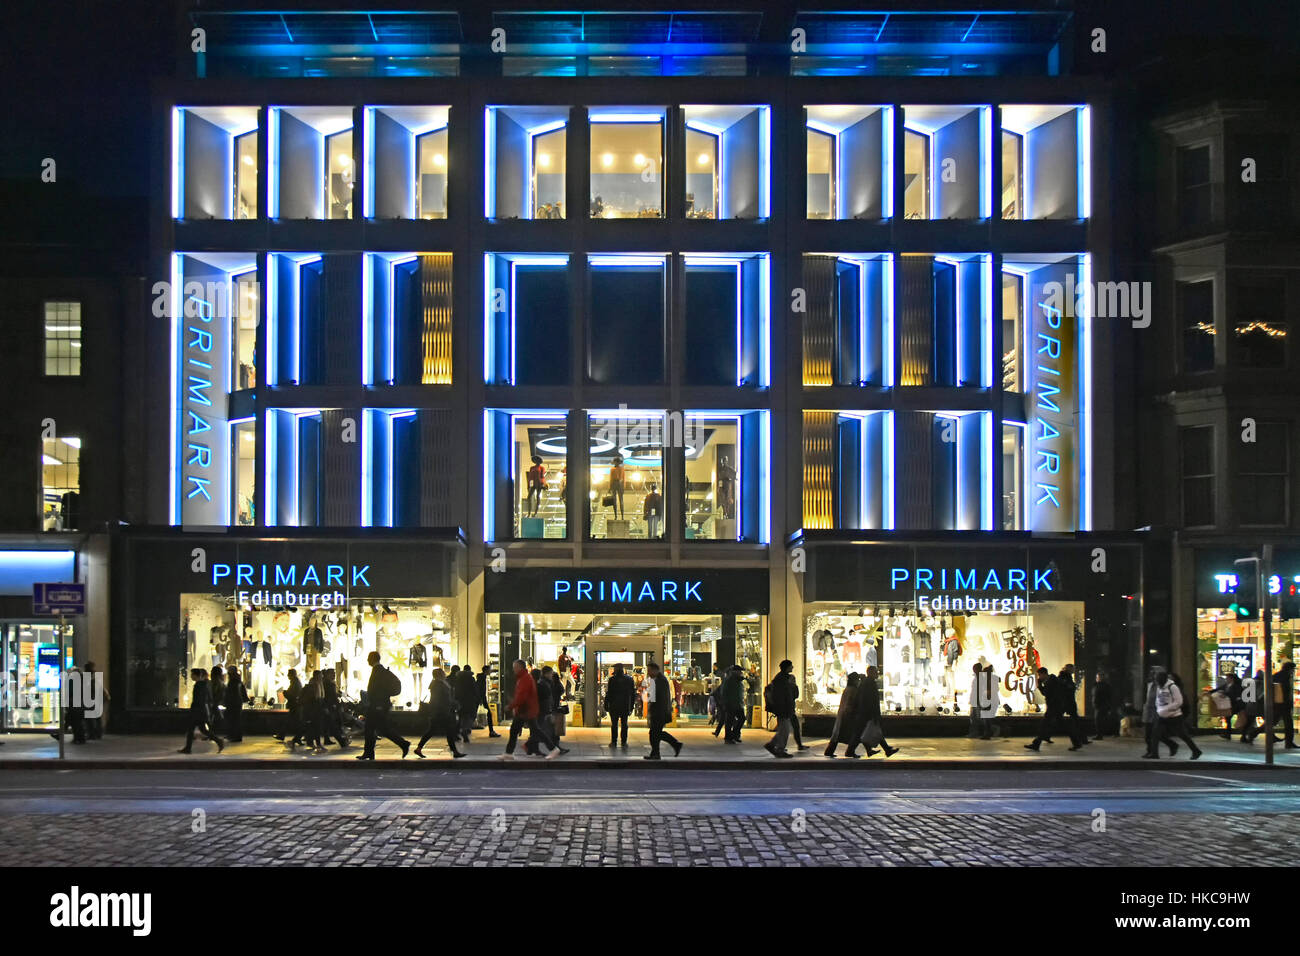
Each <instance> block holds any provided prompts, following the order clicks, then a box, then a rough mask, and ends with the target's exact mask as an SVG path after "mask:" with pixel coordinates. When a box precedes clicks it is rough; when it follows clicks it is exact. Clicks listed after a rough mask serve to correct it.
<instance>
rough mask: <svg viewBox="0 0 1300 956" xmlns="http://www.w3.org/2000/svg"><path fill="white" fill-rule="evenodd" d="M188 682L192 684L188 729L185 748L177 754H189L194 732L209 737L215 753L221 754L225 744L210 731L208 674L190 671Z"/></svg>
mask: <svg viewBox="0 0 1300 956" xmlns="http://www.w3.org/2000/svg"><path fill="white" fill-rule="evenodd" d="M190 680H191V681H193V683H194V687H193V689H192V690H191V691H190V728H189V730H187V731H186V732H185V746H184V747H182V748H181V749H180V751H179V752H180V753H183V754H187V753H189V752H190V748H191V747H193V746H194V731H196V730H198V731H200V732H202V733H203V734H204V735H206V736H208V737H210V738H211V739H212V740H213V741H214V742H215V743H216V745H217V753H221V751H223V750H225V749H226V744H225V742H224V741H223V740H222V739H221V738H220V737H218V736H217V732H216V731H215V730H213V729H212V709H213V708H212V687H211V685H210V684H209V683H208V672H207V671H205V670H203V669H202V668H201V667H196V668H194V669H193V670H192V671H190Z"/></svg>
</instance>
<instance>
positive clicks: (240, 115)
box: [172, 106, 258, 219]
mask: <svg viewBox="0 0 1300 956" xmlns="http://www.w3.org/2000/svg"><path fill="white" fill-rule="evenodd" d="M257 113H258V109H257V107H256V106H190V107H177V108H176V109H174V110H172V145H173V152H172V156H173V167H172V218H174V219H256V218H258V207H257V169H258V127H257V122H258V121H257Z"/></svg>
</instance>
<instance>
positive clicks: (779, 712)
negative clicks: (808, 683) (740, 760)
mask: <svg viewBox="0 0 1300 956" xmlns="http://www.w3.org/2000/svg"><path fill="white" fill-rule="evenodd" d="M795 693H796V690H795V684H794V663H793V662H792V661H789V660H784V661H782V662H781V663H780V665H778V669H777V675H776V676H775V677H773V678H772V682H771V683H770V684H768V685H767V687H765V688H763V707H764V709H765V710H766V711H767V712H768V713H770V714H771V715H772V716H774V717H775V718H776V733H775V734H773V735H772V739H771V740H769V741H768V742H767V743H765V744H763V749H764V750H766V751H767V752H768V753H770V754H771V755H772V756H773V757H781V758H789V757H793V756H794V754H792V753H790V751H788V750H787V749H786V744H787V743H788V742H789V739H790V721H791V719H792V718H793V716H794V701H795V696H794V695H795Z"/></svg>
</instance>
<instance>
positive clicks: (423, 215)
mask: <svg viewBox="0 0 1300 956" xmlns="http://www.w3.org/2000/svg"><path fill="white" fill-rule="evenodd" d="M449 114H450V110H449V108H448V107H446V106H368V107H366V110H365V123H366V139H365V142H366V150H367V156H366V166H365V168H366V174H367V175H366V204H365V216H366V218H367V219H446V218H447V170H448V162H449V157H448V154H447V120H448V116H449Z"/></svg>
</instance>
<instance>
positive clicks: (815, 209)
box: [804, 106, 894, 219]
mask: <svg viewBox="0 0 1300 956" xmlns="http://www.w3.org/2000/svg"><path fill="white" fill-rule="evenodd" d="M804 116H805V137H806V139H807V190H808V193H807V217H808V218H809V219H889V218H890V217H891V216H893V214H894V212H893V188H892V171H893V165H894V164H893V141H894V109H893V107H891V106H808V107H805V108H804Z"/></svg>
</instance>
